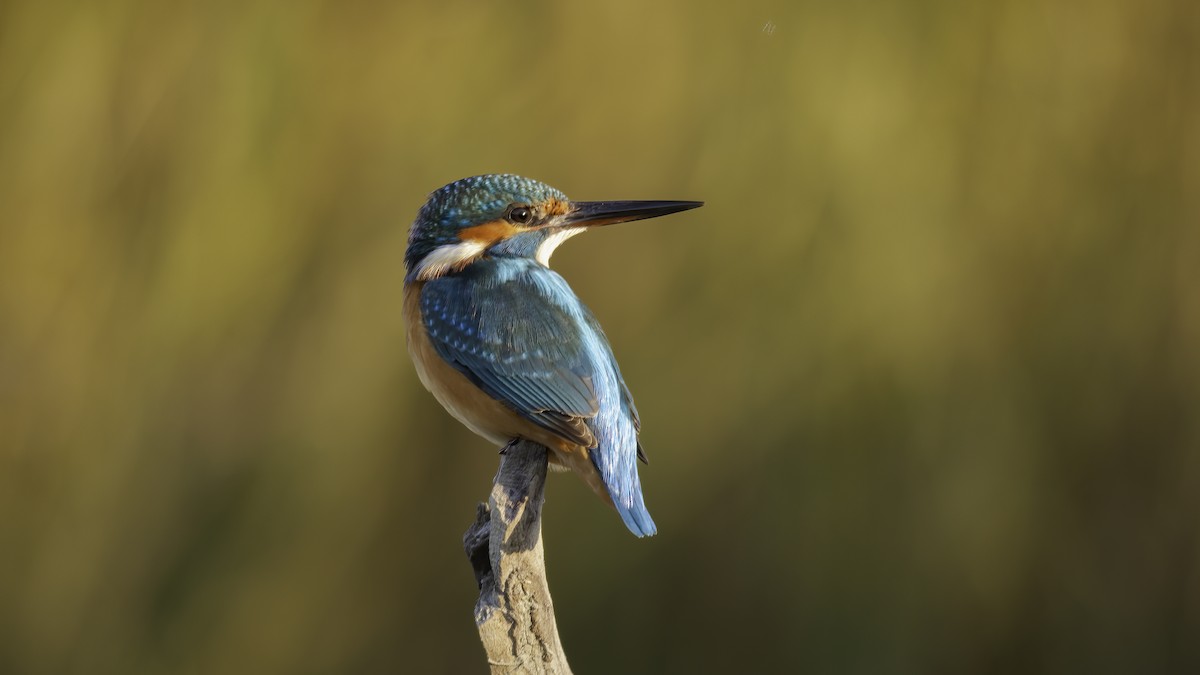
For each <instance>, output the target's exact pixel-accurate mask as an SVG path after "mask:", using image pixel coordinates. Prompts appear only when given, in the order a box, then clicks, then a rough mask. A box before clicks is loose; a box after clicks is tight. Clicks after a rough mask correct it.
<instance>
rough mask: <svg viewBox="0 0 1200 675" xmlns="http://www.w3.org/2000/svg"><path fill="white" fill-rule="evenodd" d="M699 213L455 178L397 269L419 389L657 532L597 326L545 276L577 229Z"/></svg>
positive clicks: (633, 422)
mask: <svg viewBox="0 0 1200 675" xmlns="http://www.w3.org/2000/svg"><path fill="white" fill-rule="evenodd" d="M702 205H703V202H681V201H611V202H573V201H571V200H569V199H567V196H566V195H564V194H563V193H562V192H559V191H558V190H556V189H554V188H552V187H550V186H549V185H545V184H543V183H539V182H538V181H535V180H531V179H529V178H522V177H520V176H513V175H507V174H492V175H486V176H475V177H472V178H463V179H462V180H458V181H455V182H453V183H450V184H449V185H446V186H444V187H442V188H440V189H438V190H436V191H435V192H433V193H432V194H431V195H430V196H429V199H428V201H426V202H425V205H424V206H422V207H421V209H420V211H419V212H418V213H417V218H416V220H415V221H414V222H413V225H412V230H411V232H410V233H409V238H408V250H407V251H406V252H405V256H404V264H405V268H406V270H407V274H406V276H405V279H404V317H405V323H406V324H407V332H408V349H409V352H410V354H411V355H412V359H413V363H414V364H415V366H416V370H417V375H418V376H419V377H420V378H421V383H422V384H424V385H425V388H426V389H428V390H429V391H430V392H432V393H433V395H434V397H436V398H437V400H438V402H439V403H441V404H442V406H444V407H445V408H446V410H447V411H449V413H450V414H451V415H453V416H454V417H455V418H457V419H458V421H460V422H462V423H463V424H465V425H466V426H467V427H468V428H469V429H471V431H474V432H475V433H476V434H478V435H480V436H482V437H484V438H486V439H488V440H489V441H491V442H492V443H495V444H497V445H504V446H506V445H507V444H509V443H512V442H515V441H516V440H519V439H527V440H531V441H534V442H536V443H540V444H541V445H544V446H546V448H548V449H549V451H550V452H549V453H548V459H549V463H550V466H551V467H552V468H555V469H562V470H573V471H575V472H576V473H577V474H579V475H580V476H581V477H582V478H583V480H584V481H585V482H586V483H587V484H588V486H590V487H591V488H592V490H594V491H595V492H596V494H598V495H599V496H600V497H601V498H602V499H604V500H605V501H606V502H608V503H609V504H611V505H612V506H614V507H615V508H616V510H617V513H619V514H620V515H621V520H623V521H624V522H625V526H626V527H628V528H629V530H630V531H632V532H633V533H634V534H635V535H637V536H639V537H645V536H648V535H652V534H654V533H655V532H656V531H657V530H656V528H655V526H654V521H653V520H651V519H650V513H649V512H648V511H647V510H646V504H645V502H644V500H643V498H642V485H641V481H640V480H639V479H638V472H637V460H638V459H641V460H642V461H643V462H645V461H646V456H645V454H644V453H643V451H642V446H641V443H640V442H639V440H638V433H639V431H640V429H641V420H640V419H639V418H638V412H637V408H636V407H634V405H633V396H632V395H630V393H629V388H628V387H626V386H625V380H624V378H622V377H621V369H620V368H618V367H617V361H616V359H615V358H613V353H612V348H611V347H609V345H608V340H607V339H606V338H605V336H604V331H603V330H601V328H600V324H599V322H597V321H596V317H594V316H592V313H591V312H590V311H589V310H588V308H587V307H585V306H584V304H583V303H582V302H581V301H580V300H579V298H578V297H576V296H575V293H574V292H572V291H571V287H570V286H568V285H567V282H566V280H564V279H563V278H562V277H561V276H559V274H558V273H556V272H554V271H552V270H551V269H550V267H549V265H550V256H551V255H552V254H553V253H554V250H555V249H556V248H558V245H559V244H561V243H563V242H564V241H566V240H567V239H569V238H570V237H573V236H575V235H577V234H579V233H580V232H583V231H584V230H585V229H587V228H589V227H595V226H599V225H609V224H612V223H622V222H627V221H631V220H641V219H644V218H654V217H657V216H664V215H667V214H669V213H676V212H678V211H685V210H687V209H694V208H696V207H698V206H702Z"/></svg>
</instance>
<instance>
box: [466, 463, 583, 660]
mask: <svg viewBox="0 0 1200 675" xmlns="http://www.w3.org/2000/svg"><path fill="white" fill-rule="evenodd" d="M546 452H547V450H546V448H545V447H543V446H541V445H538V444H537V443H533V442H530V441H519V442H517V443H514V444H512V445H509V446H508V448H507V449H506V450H505V451H504V453H503V454H502V455H501V458H500V469H499V471H497V472H496V480H495V481H494V483H493V485H492V494H491V496H490V497H489V498H488V503H487V504H480V505H479V508H478V510H477V512H476V515H475V523H474V524H472V525H471V527H469V528H467V532H466V534H465V535H463V546H464V548H466V551H467V557H468V558H470V560H471V566H472V567H474V569H475V580H476V581H477V582H478V583H479V601H478V602H477V603H476V604H475V625H476V626H477V627H478V628H479V638H480V640H482V642H483V648H484V650H485V651H486V652H487V657H488V664H489V665H490V666H491V672H492V673H493V675H497V674H500V673H503V674H504V675H510V674H517V673H531V674H533V673H552V674H555V675H560V674H566V675H569V673H570V672H571V668H570V666H568V665H567V657H566V655H564V654H563V650H562V643H561V642H560V641H559V639H558V626H557V625H556V624H555V622H554V604H553V603H552V602H551V600H550V587H549V585H548V584H547V583H546V565H545V560H544V558H543V556H542V503H543V502H544V501H545V493H544V489H545V485H546Z"/></svg>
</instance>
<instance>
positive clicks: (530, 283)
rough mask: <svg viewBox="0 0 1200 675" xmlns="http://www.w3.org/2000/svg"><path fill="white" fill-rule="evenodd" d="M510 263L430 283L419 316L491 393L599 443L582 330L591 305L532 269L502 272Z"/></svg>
mask: <svg viewBox="0 0 1200 675" xmlns="http://www.w3.org/2000/svg"><path fill="white" fill-rule="evenodd" d="M505 262H507V261H497V262H493V263H491V264H490V265H489V264H485V263H479V264H476V265H474V266H473V267H472V269H470V270H468V271H467V272H465V273H463V274H460V275H454V276H449V277H442V278H440V279H436V280H433V281H430V282H428V283H426V284H425V287H424V288H423V289H422V292H421V315H422V318H423V320H424V322H425V328H426V329H427V331H428V333H429V339H430V341H431V342H432V343H433V345H434V348H435V349H436V350H437V352H438V355H440V356H441V357H442V358H443V359H445V360H446V361H447V362H448V363H450V364H451V365H452V366H453V367H454V368H456V369H457V370H458V371H459V372H461V373H463V374H464V375H465V376H466V377H467V378H468V379H470V380H471V381H472V382H473V383H474V384H475V385H476V386H478V387H479V388H480V389H482V390H483V391H484V392H486V393H487V394H488V395H489V396H491V397H492V398H495V399H497V400H499V401H501V402H503V403H505V404H507V405H508V406H509V407H511V408H512V409H513V410H515V411H516V412H517V413H519V414H520V415H522V416H524V417H525V418H527V419H529V420H530V421H532V422H534V423H535V424H538V425H539V426H541V427H543V428H545V429H548V430H549V431H552V432H554V433H555V434H557V435H559V436H561V437H562V438H564V439H566V440H568V441H570V442H572V443H574V444H577V445H582V446H584V447H588V448H592V447H596V443H597V441H596V437H595V434H594V433H593V431H592V430H591V429H590V428H589V425H588V420H590V419H592V418H594V417H595V416H596V415H597V413H598V412H599V410H600V401H599V400H598V396H597V392H596V390H595V387H594V386H593V375H594V373H593V370H594V368H595V359H594V355H593V354H589V352H588V349H589V341H588V340H586V339H584V336H582V335H581V331H586V330H590V329H591V326H590V325H589V324H588V322H587V318H586V315H585V312H586V310H583V309H582V305H580V304H579V301H578V300H577V299H576V298H575V297H574V295H568V296H566V297H563V296H562V294H561V292H553V291H557V290H559V289H555V288H547V287H546V284H544V283H537V280H536V279H529V278H527V276H528V275H527V274H520V275H512V276H511V277H506V276H505V275H501V274H499V272H501V271H503V270H502V269H496V267H497V266H499V265H503V264H504V263H505ZM509 264H513V265H517V264H522V263H517V262H512V263H509ZM542 269H544V268H542ZM523 271H526V272H531V271H532V270H523ZM546 272H547V273H549V274H553V273H552V272H549V270H546ZM533 273H534V274H536V272H533ZM556 276H557V275H556ZM564 286H565V284H564ZM568 293H569V291H568Z"/></svg>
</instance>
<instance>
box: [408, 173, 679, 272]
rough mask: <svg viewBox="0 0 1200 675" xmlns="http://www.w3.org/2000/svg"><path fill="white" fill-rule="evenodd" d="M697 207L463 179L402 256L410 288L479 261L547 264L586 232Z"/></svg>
mask: <svg viewBox="0 0 1200 675" xmlns="http://www.w3.org/2000/svg"><path fill="white" fill-rule="evenodd" d="M702 205H703V202H674V201H619V202H573V201H571V200H569V199H567V196H566V195H564V194H563V193H562V192H559V191H558V190H556V189H554V188H552V187H550V186H549V185H546V184H545V183H539V182H538V181H535V180H532V179H529V178H522V177H521V176H513V175H508V174H491V175H486V176H474V177H471V178H463V179H462V180H458V181H455V182H453V183H450V184H449V185H446V186H445V187H442V188H440V189H438V190H436V191H435V192H434V193H433V194H431V195H429V199H428V201H426V202H425V205H424V206H422V207H421V210H420V211H419V212H418V213H417V219H416V221H415V222H413V225H412V231H411V232H410V234H409V237H408V251H407V253H406V254H405V256H404V263H405V266H406V267H407V268H408V277H407V278H408V280H409V281H423V280H429V279H436V278H437V277H440V276H442V275H445V274H449V273H451V272H456V271H458V270H461V269H463V268H464V267H466V266H468V265H470V264H471V263H472V262H475V261H476V260H478V259H479V258H481V257H483V256H496V257H520V258H529V259H532V260H537V261H538V262H539V263H541V264H542V265H549V264H550V255H551V254H552V253H554V249H555V248H557V247H558V245H559V244H561V243H562V242H563V241H565V240H566V239H568V238H570V237H572V236H574V235H576V234H579V233H580V232H582V231H584V230H585V229H587V228H588V227H594V226H597V225H610V224H612V223H622V222H626V221H630V220H641V219H643V218H654V217H655V216H664V215H667V214H668V213H675V212H677V211H685V210H687V209H694V208H696V207H698V206H702Z"/></svg>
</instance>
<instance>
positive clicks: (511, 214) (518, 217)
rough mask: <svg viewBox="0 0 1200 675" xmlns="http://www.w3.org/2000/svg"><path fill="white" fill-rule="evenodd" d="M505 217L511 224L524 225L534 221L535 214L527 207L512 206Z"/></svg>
mask: <svg viewBox="0 0 1200 675" xmlns="http://www.w3.org/2000/svg"><path fill="white" fill-rule="evenodd" d="M505 217H506V218H508V220H509V222H512V223H516V224H518V225H524V224H526V223H528V222H529V221H531V220H533V212H532V211H530V210H529V207H527V206H510V207H508V215H507V216H505Z"/></svg>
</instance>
